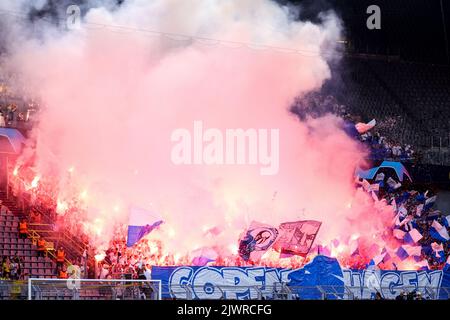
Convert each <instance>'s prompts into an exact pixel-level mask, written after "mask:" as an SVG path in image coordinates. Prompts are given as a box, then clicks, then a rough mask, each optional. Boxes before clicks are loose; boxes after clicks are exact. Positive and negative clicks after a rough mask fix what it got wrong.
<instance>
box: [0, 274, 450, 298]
mask: <svg viewBox="0 0 450 320" xmlns="http://www.w3.org/2000/svg"><path fill="white" fill-rule="evenodd" d="M76 281H78V284H77V283H76ZM149 289H151V290H149ZM146 290H147V291H146ZM377 292H379V293H380V294H381V296H382V297H383V298H384V299H390V300H393V299H395V298H396V297H397V296H398V295H399V294H400V293H401V292H406V293H411V292H420V293H421V295H422V297H423V298H424V299H426V300H448V299H450V287H431V286H425V287H416V286H402V287H398V288H395V287H378V288H374V287H371V288H369V287H359V286H288V285H287V284H285V283H276V284H275V285H272V286H222V285H216V286H208V285H205V286H191V285H188V284H184V285H172V286H170V287H168V286H162V284H161V281H159V280H124V279H42V278H31V279H29V280H28V282H27V281H11V280H0V300H5V299H7V300H13V299H22V300H25V299H29V300H34V299H56V300H58V299H63V300H78V299H85V300H89V299H100V300H101V299H109V300H111V299H112V300H116V299H122V300H126V299H143V297H142V294H143V293H144V294H145V296H146V297H145V299H157V300H161V299H180V300H195V299H205V300H223V299H231V300H236V299H239V300H241V299H250V300H373V299H375V294H376V293H377Z"/></svg>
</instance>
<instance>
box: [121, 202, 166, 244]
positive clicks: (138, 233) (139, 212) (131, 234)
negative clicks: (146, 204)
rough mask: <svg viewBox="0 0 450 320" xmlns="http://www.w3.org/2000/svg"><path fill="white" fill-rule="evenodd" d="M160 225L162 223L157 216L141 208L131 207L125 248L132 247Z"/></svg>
mask: <svg viewBox="0 0 450 320" xmlns="http://www.w3.org/2000/svg"><path fill="white" fill-rule="evenodd" d="M162 223H163V221H162V219H161V218H160V217H159V216H158V215H155V214H154V213H152V212H150V211H147V210H144V209H141V208H137V207H131V208H130V218H129V222H128V237H127V247H132V246H133V245H134V244H135V243H136V242H138V241H139V240H141V239H142V238H143V237H145V236H146V235H147V234H149V233H150V232H152V231H153V230H154V229H155V228H156V227H158V226H159V225H160V224H162Z"/></svg>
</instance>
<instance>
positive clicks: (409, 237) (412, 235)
mask: <svg viewBox="0 0 450 320" xmlns="http://www.w3.org/2000/svg"><path fill="white" fill-rule="evenodd" d="M422 238H423V236H422V235H421V234H420V232H419V231H418V230H417V229H412V230H411V231H410V232H408V233H407V234H406V235H405V238H404V239H405V242H406V243H417V242H419V241H420V239H422Z"/></svg>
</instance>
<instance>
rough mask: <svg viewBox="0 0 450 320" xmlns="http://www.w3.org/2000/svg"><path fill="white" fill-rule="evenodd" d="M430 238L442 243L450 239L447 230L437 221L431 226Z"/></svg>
mask: <svg viewBox="0 0 450 320" xmlns="http://www.w3.org/2000/svg"><path fill="white" fill-rule="evenodd" d="M430 236H431V237H432V238H433V239H436V240H439V241H441V242H447V241H448V240H449V239H450V236H449V235H448V232H447V229H446V228H444V227H443V226H442V225H441V224H440V223H439V222H437V221H436V220H434V221H433V224H432V225H431V228H430Z"/></svg>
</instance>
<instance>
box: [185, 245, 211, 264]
mask: <svg viewBox="0 0 450 320" xmlns="http://www.w3.org/2000/svg"><path fill="white" fill-rule="evenodd" d="M191 256H193V257H194V258H193V259H192V265H194V266H205V265H207V264H208V263H210V262H213V261H215V260H216V259H217V257H218V254H217V252H216V251H215V250H213V249H211V248H208V247H202V248H200V249H197V250H194V251H193V252H192V253H191Z"/></svg>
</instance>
